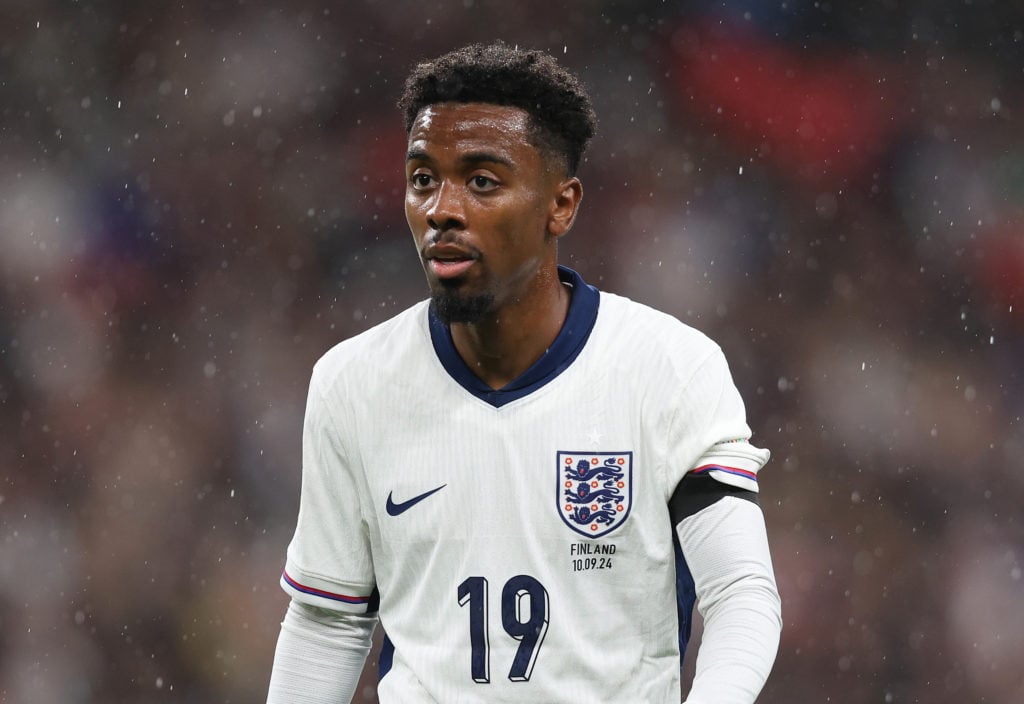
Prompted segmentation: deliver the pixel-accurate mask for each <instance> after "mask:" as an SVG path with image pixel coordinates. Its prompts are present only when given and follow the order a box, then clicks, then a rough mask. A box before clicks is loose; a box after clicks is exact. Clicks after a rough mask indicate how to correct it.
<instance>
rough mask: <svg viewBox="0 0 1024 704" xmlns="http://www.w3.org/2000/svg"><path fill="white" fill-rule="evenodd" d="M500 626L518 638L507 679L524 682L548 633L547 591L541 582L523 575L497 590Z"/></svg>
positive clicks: (530, 672)
mask: <svg viewBox="0 0 1024 704" xmlns="http://www.w3.org/2000/svg"><path fill="white" fill-rule="evenodd" d="M501 625H502V626H504V628H505V631H506V632H507V633H508V634H509V635H510V636H512V637H513V638H515V639H516V640H518V641H519V648H518V649H517V650H516V656H515V658H514V659H513V660H512V669H511V670H509V672H508V678H509V679H510V680H512V681H513V682H526V681H527V680H528V679H530V675H531V674H532V673H533V665H534V663H536V662H537V651H538V650H540V644H541V642H543V640H544V636H545V635H546V634H547V632H548V593H547V590H545V589H544V585H542V584H541V583H540V582H538V581H537V580H536V579H534V578H533V577H531V576H529V575H526V574H520V575H517V576H515V577H513V578H512V579H510V580H508V582H506V583H505V588H504V589H502V590H501Z"/></svg>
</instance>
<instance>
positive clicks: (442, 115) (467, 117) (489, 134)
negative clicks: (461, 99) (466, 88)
mask: <svg viewBox="0 0 1024 704" xmlns="http://www.w3.org/2000/svg"><path fill="white" fill-rule="evenodd" d="M529 132H530V116H529V114H528V113H527V112H526V111H525V110H523V109H521V108H517V107H513V106H510V105H492V104H490V103H435V104H433V105H427V106H425V107H424V108H422V109H421V110H420V111H419V113H418V114H417V115H416V119H415V120H414V121H413V124H412V127H411V129H410V130H409V143H410V144H413V143H416V142H421V141H427V142H433V141H478V140H482V141H486V142H492V143H496V144H505V145H509V146H511V145H513V144H516V143H518V144H522V143H527V144H528V143H529V139H528V138H529Z"/></svg>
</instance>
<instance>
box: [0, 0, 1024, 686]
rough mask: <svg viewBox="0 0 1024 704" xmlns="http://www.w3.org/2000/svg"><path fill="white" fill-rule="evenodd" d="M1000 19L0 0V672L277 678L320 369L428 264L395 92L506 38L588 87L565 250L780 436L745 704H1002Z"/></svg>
mask: <svg viewBox="0 0 1024 704" xmlns="http://www.w3.org/2000/svg"><path fill="white" fill-rule="evenodd" d="M1017 7H1019V3H1016V2H991V1H986V0H973V1H972V0H963V1H957V2H954V1H953V0H943V1H940V2H936V1H926V0H909V1H899V2H897V1H896V0H884V1H878V2H860V3H846V2H839V1H838V0H836V1H834V2H825V1H819V2H811V1H810V0H806V1H805V0H785V1H784V2H778V1H776V2H771V3H769V2H757V1H755V0H750V1H748V2H741V1H736V2H730V1H726V2H700V1H697V2H686V3H682V2H655V1H653V0H647V1H636V2H613V1H611V0H605V1H601V0H590V1H588V2H558V1H556V0H543V1H538V0H528V1H521V2H515V3H510V2H492V1H490V0H461V1H457V2H443V3H442V2H415V3H414V2H404V1H396V0H392V1H391V2H374V1H372V0H362V1H360V2H346V3H314V4H308V3H303V2H299V3H294V4H285V3H278V4H276V5H274V4H266V3H261V2H253V1H244V0H233V1H230V2H228V1H222V2H184V3H183V2H144V3H140V2H124V1H121V2H114V1H110V2H102V1H100V2H89V1H81V2H71V1H70V0H65V1H58V0H3V2H2V3H0V432H2V435H0V438H2V442H0V701H2V702H11V703H12V704H13V703H17V704H21V703H47V702H61V703H68V702H71V703H74V702H116V703H122V702H123V703H136V702H138V703H142V702H164V701H167V702H190V703H191V702H256V701H260V700H261V699H262V698H263V697H265V693H266V685H267V681H268V677H269V670H270V664H271V659H272V654H273V647H274V643H275V640H276V637H277V632H278V624H279V622H280V619H281V617H282V615H283V613H284V610H285V606H286V603H287V598H286V597H285V595H284V593H283V592H282V591H281V590H280V589H279V587H278V586H277V579H278V575H279V573H280V570H281V567H282V565H283V560H284V550H285V547H286V545H287V543H288V541H289V539H290V537H291V531H292V528H293V526H294V521H295V516H296V510H297V502H298V489H299V479H300V467H299V441H300V426H301V420H302V413H303V406H304V401H305V393H306V384H307V381H308V375H309V372H310V369H311V366H312V364H313V362H314V361H315V360H316V359H317V357H318V356H319V355H320V354H322V353H323V352H324V351H325V350H326V349H327V348H328V347H330V346H331V345H332V344H334V343H335V342H337V341H339V340H341V339H343V338H346V337H348V336H350V335H352V334H354V333H356V332H358V331H361V330H363V329H365V328H367V327H368V326H370V325H372V324H374V323H377V322H379V321H381V320H384V319H385V318H387V317H390V316H391V315H393V314H394V313H396V312H398V311H399V310H401V309H402V308H404V307H406V306H407V305H410V304H411V303H413V302H414V301H416V300H418V299H420V298H421V297H423V296H424V295H425V293H426V286H425V283H424V280H423V276H422V271H421V270H420V268H419V264H418V261H417V258H416V256H415V253H414V249H413V246H412V244H411V239H410V236H409V234H408V231H407V227H406V224H405V221H404V216H403V212H402V194H403V188H404V182H403V172H402V169H403V157H404V142H405V135H404V132H403V129H402V125H401V119H400V116H399V114H398V112H397V110H396V108H395V107H394V103H395V100H396V99H397V97H398V93H399V90H400V87H401V83H402V80H403V78H404V76H405V74H406V72H407V71H408V69H409V67H410V66H411V65H412V63H413V62H414V61H416V60H417V59H420V58H424V57H428V56H432V55H436V54H438V53H441V52H443V51H447V50H449V49H451V48H454V47H456V46H458V45H461V44H463V43H467V42H469V41H476V40H490V39H493V38H503V39H505V40H507V41H509V42H510V43H518V44H520V45H526V46H531V47H540V48H544V49H547V50H549V51H551V52H552V53H554V54H555V55H557V56H558V57H559V58H560V59H561V60H562V61H564V62H565V63H566V64H567V65H568V66H569V67H571V68H572V69H574V70H576V71H578V72H579V73H580V74H581V75H582V77H583V78H584V79H585V81H586V83H587V84H588V85H589V87H590V88H591V90H592V93H593V97H594V100H595V103H596V107H597V110H598V114H599V117H600V120H601V123H600V133H599V135H598V137H597V138H596V139H595V141H594V143H593V146H592V149H591V150H590V152H589V158H588V159H587V161H586V163H585V164H584V165H583V167H582V169H581V172H580V176H581V178H582V180H583V182H584V187H585V192H586V195H585V198H584V203H583V213H582V216H581V217H580V219H579V221H578V222H577V224H576V227H575V229H574V231H573V232H572V233H571V234H570V236H569V237H568V238H567V239H566V240H565V245H564V246H563V250H562V259H563V261H564V262H566V263H568V264H570V265H571V266H574V267H575V268H577V269H578V270H579V271H581V273H582V274H583V275H584V277H585V278H586V279H587V280H589V281H590V282H592V283H595V284H597V285H599V286H600V287H602V288H605V289H607V290H610V291H614V292H618V293H622V294H625V295H628V296H630V297H632V298H634V299H637V300H640V301H643V302H645V303H648V304H651V305H653V306H655V307H658V308H661V309H664V310H666V311H669V312H671V313H673V314H675V315H676V316H678V317H679V318H680V319H682V320H683V321H685V322H687V323H689V324H691V325H694V326H696V327H698V328H700V329H701V330H703V331H705V332H706V333H708V334H709V335H711V336H712V337H713V338H715V339H716V340H718V341H719V342H720V343H721V345H722V346H723V347H724V349H725V351H726V354H727V355H728V357H729V359H730V360H731V363H732V367H733V372H734V375H735V377H736V381H737V384H738V386H739V387H740V389H741V391H742V392H743V394H744V396H745V398H746V400H747V406H748V413H749V417H750V422H751V425H752V426H753V428H754V430H755V441H756V442H757V443H758V444H761V445H763V446H767V447H769V448H770V449H771V450H772V452H773V459H772V461H771V462H770V464H769V465H768V466H767V468H766V469H765V471H764V472H763V474H762V502H763V506H764V510H765V513H766V517H767V521H768V526H769V532H770V536H771V541H772V548H773V555H774V559H775V565H776V571H777V575H778V579H779V585H780V589H781V592H782V595H783V602H784V606H783V611H784V620H785V628H784V631H783V635H782V643H781V646H780V650H779V656H778V660H777V661H776V665H775V670H774V673H773V675H772V677H771V679H770V680H769V683H768V685H767V687H766V688H765V691H764V693H763V694H762V696H761V698H760V699H759V701H761V702H765V703H766V704H772V703H783V702H785V703H787V704H788V703H791V702H834V703H839V704H843V703H846V702H850V703H859V702H878V703H890V702H908V703H909V702H928V703H930V704H944V703H949V704H954V703H955V704H965V703H975V702H992V703H996V704H1002V703H1011V702H1021V701H1024V667H1022V665H1024V660H1022V656H1021V653H1022V652H1024V580H1022V578H1021V569H1022V561H1024V560H1022V557H1024V529H1022V525H1021V521H1022V516H1024V514H1022V509H1021V505H1022V499H1024V461H1022V453H1024V423H1022V421H1021V415H1022V413H1024V379H1022V376H1024V230H1022V223H1024V217H1022V213H1024V130H1022V123H1021V121H1020V120H1021V113H1020V112H1018V111H1019V110H1022V109H1024V101H1022V97H1024V96H1022V88H1024V18H1022V12H1021V11H1020V10H1018V9H1016V8H1017ZM373 659H375V655H374V656H372V658H371V660H373ZM688 660H689V661H690V662H689V664H688V666H687V671H688V672H692V652H691V657H690V658H688ZM374 666H375V662H371V663H369V664H368V674H367V676H366V678H365V682H366V683H367V686H366V687H365V688H363V690H362V694H361V698H360V699H359V701H360V702H371V701H374V695H373V687H372V682H373V678H372V675H371V674H370V673H369V669H370V668H373V667H374ZM685 688H686V686H685V685H684V691H685Z"/></svg>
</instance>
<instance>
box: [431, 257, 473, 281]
mask: <svg viewBox="0 0 1024 704" xmlns="http://www.w3.org/2000/svg"><path fill="white" fill-rule="evenodd" d="M475 261H476V260H475V259H472V258H469V257H465V258H459V259H447V258H446V259H441V258H434V259H430V260H428V262H427V265H428V266H429V267H430V271H431V272H432V273H433V274H434V276H436V277H437V278H439V279H454V278H455V277H457V276H462V275H463V274H465V273H466V271H467V270H468V269H469V268H470V267H471V266H473V263H474V262H475Z"/></svg>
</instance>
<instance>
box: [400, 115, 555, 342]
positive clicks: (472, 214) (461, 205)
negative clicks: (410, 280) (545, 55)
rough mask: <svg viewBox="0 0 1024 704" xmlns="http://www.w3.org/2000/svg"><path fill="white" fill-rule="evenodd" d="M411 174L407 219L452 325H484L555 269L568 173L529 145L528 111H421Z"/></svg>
mask: <svg viewBox="0 0 1024 704" xmlns="http://www.w3.org/2000/svg"><path fill="white" fill-rule="evenodd" d="M405 172H406V187H405V216H406V219H407V220H408V221H409V228H410V229H411V230H412V234H413V238H414V239H415V241H416V246H417V249H418V250H419V252H420V257H421V259H422V261H423V268H424V270H425V271H426V274H427V282H428V283H429V285H430V290H431V294H432V295H433V298H434V304H435V310H436V312H437V313H438V315H439V316H440V317H441V318H442V320H445V322H448V323H453V322H454V323H472V322H476V321H478V320H480V319H481V318H483V317H484V316H486V315H488V314H491V313H494V312H496V311H498V310H500V309H501V308H502V307H503V306H505V305H507V304H509V303H517V302H519V301H520V300H522V299H524V298H527V297H528V294H529V292H530V289H531V287H532V286H533V284H534V282H535V280H536V278H537V276H538V275H539V274H542V272H545V271H550V270H551V269H553V267H554V263H555V256H556V254H555V238H554V237H552V236H551V233H550V229H549V222H550V217H551V212H552V206H553V203H554V202H555V198H556V195H557V193H558V190H559V183H560V181H561V178H560V176H561V177H562V178H564V174H562V175H560V174H558V173H557V172H555V171H554V170H553V169H552V168H551V165H550V164H549V163H548V161H547V160H545V159H544V157H543V155H542V154H541V152H540V151H539V150H538V149H537V148H536V147H534V146H533V145H532V144H531V143H530V125H529V116H528V115H527V113H526V112H525V111H524V110H521V109H519V108H515V107H508V106H501V105H490V104H484V103H440V104H436V105H430V106H427V107H425V108H423V109H422V110H420V112H419V114H418V115H417V116H416V120H415V122H414V123H413V125H412V129H411V130H410V131H409V150H408V155H407V160H406V169H405ZM558 234H561V233H560V232H559V233H558Z"/></svg>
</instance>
